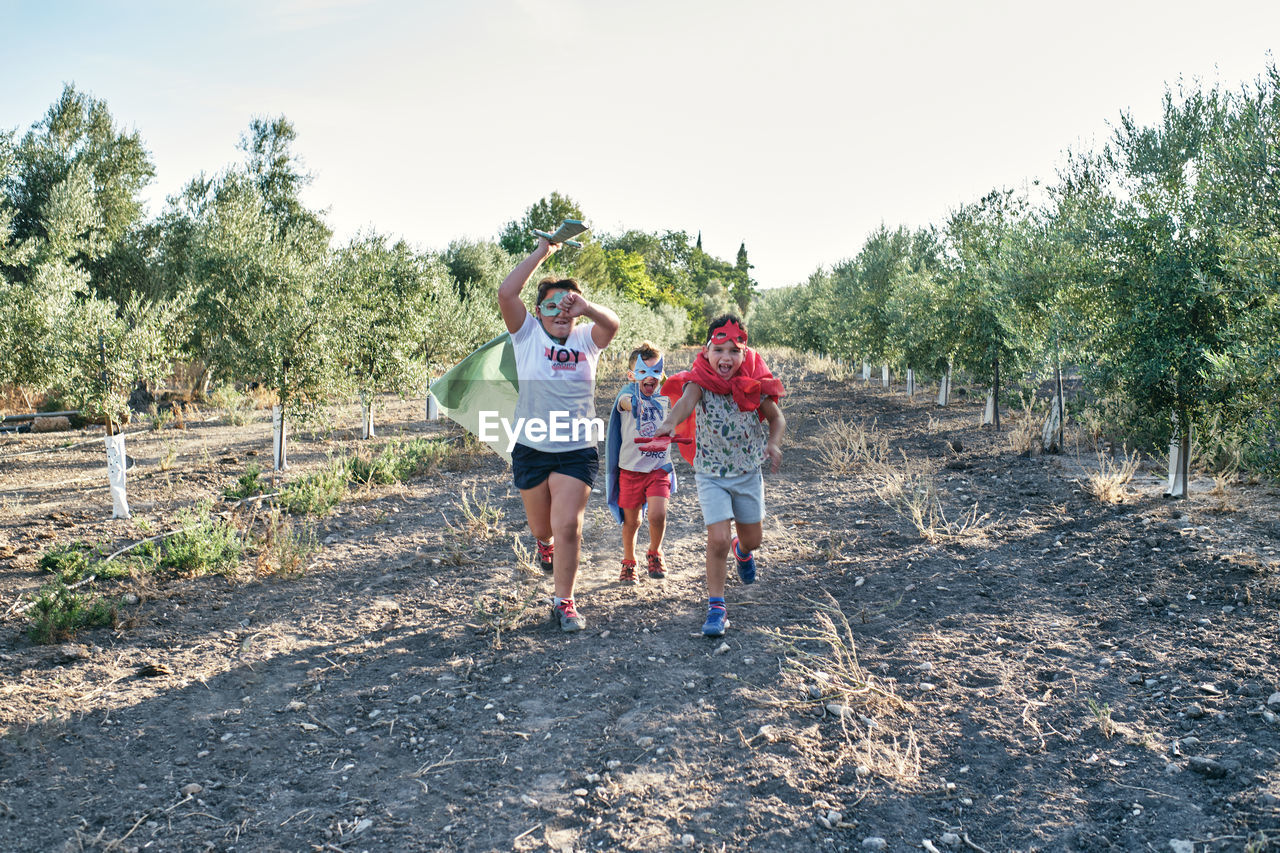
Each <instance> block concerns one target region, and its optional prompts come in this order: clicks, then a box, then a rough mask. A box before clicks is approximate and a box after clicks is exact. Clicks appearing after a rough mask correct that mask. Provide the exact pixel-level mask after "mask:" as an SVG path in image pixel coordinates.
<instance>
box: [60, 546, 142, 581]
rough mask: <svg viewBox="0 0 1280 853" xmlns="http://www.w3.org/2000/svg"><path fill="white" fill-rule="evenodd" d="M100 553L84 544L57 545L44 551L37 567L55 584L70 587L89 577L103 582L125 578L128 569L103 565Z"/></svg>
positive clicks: (109, 564) (108, 564)
mask: <svg viewBox="0 0 1280 853" xmlns="http://www.w3.org/2000/svg"><path fill="white" fill-rule="evenodd" d="M101 556H102V555H101V552H100V551H99V550H98V549H96V548H94V547H92V546H91V545H89V544H87V543H85V542H79V541H77V542H72V543H70V544H69V545H59V546H57V547H55V548H52V549H50V550H49V551H46V552H45V554H44V556H42V557H41V558H40V562H39V564H38V565H39V567H40V569H41V570H43V571H46V572H49V573H51V574H53V575H55V576H56V577H57V582H58V583H62V584H65V585H67V586H70V585H71V584H74V583H78V582H79V581H82V580H84V579H85V578H87V577H90V576H91V575H96V576H97V577H99V578H102V579H104V580H111V579H114V578H120V577H126V576H127V575H128V574H129V570H128V568H126V567H124V566H119V565H112V564H111V563H104V562H103V561H102V559H101Z"/></svg>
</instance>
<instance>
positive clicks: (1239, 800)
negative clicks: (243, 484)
mask: <svg viewBox="0 0 1280 853" xmlns="http://www.w3.org/2000/svg"><path fill="white" fill-rule="evenodd" d="M775 368H776V369H777V370H778V372H779V373H780V375H782V377H783V378H784V380H786V381H787V383H788V386H789V389H790V391H791V395H790V396H789V397H788V398H787V401H786V406H785V411H786V413H787V417H788V422H789V431H788V436H787V443H786V450H785V458H784V462H783V469H782V471H781V472H780V473H779V474H778V475H775V476H772V477H769V478H767V481H766V489H767V495H768V501H769V512H770V517H769V520H768V521H767V522H766V525H765V545H764V547H763V548H762V549H761V551H760V557H759V562H760V580H759V581H758V582H757V583H756V584H755V585H754V586H751V587H744V586H742V585H740V584H739V583H738V582H737V580H736V578H733V577H732V575H733V572H732V571H731V572H730V575H731V585H730V589H729V591H728V606H729V618H730V620H731V627H730V628H729V631H728V633H727V634H726V636H725V637H724V638H723V640H708V639H706V638H704V637H702V636H701V635H700V633H699V627H700V626H701V623H702V619H703V615H704V613H705V590H704V585H703V577H704V569H703V559H704V553H705V552H704V532H703V528H702V525H701V523H700V516H699V512H698V508H697V499H696V494H695V491H694V488H693V479H692V476H691V474H690V473H689V471H688V468H687V467H683V464H682V467H681V468H680V469H679V470H680V472H681V473H683V474H685V475H686V476H685V477H684V478H683V480H684V487H683V488H682V489H681V490H680V491H679V492H678V494H677V495H676V496H675V497H674V498H673V501H672V519H671V524H670V528H669V533H668V538H667V544H666V548H665V550H666V554H667V561H668V564H669V568H670V574H669V576H668V578H667V579H666V580H665V581H653V580H649V579H647V578H646V579H643V580H642V581H641V583H640V584H639V585H637V586H623V585H620V584H619V583H618V582H617V580H616V578H617V573H618V561H619V559H620V545H619V528H618V527H617V526H616V525H615V524H614V523H613V521H612V519H610V518H609V517H608V515H607V514H606V512H605V509H604V503H603V499H602V498H601V497H600V496H598V495H596V496H593V497H592V502H591V504H590V506H589V507H588V519H587V530H586V532H585V544H584V559H583V567H582V571H581V573H580V575H579V584H578V595H577V598H578V602H579V607H580V609H581V612H582V613H583V616H584V617H585V618H586V620H587V623H588V624H587V629H586V630H585V631H583V632H582V633H580V634H578V635H571V636H570V635H562V634H561V633H560V632H559V631H558V630H557V629H556V628H554V627H553V625H552V623H551V622H550V620H549V618H548V615H549V610H548V608H547V606H546V605H545V604H544V603H543V598H542V596H545V595H546V594H547V593H548V592H549V588H550V585H549V582H548V581H546V580H544V579H543V578H542V577H541V576H540V574H539V575H538V576H536V577H534V576H531V575H530V574H529V573H528V572H527V571H526V570H525V569H523V568H522V567H521V565H520V556H519V555H518V553H517V551H518V550H519V549H518V548H516V547H514V546H513V540H515V539H518V540H519V541H521V542H523V543H524V546H525V547H529V540H528V537H527V533H526V532H525V530H524V522H523V512H522V510H521V506H520V501H519V497H518V495H517V494H516V492H515V491H514V489H513V487H512V486H511V485H510V478H509V472H508V470H507V468H506V466H505V465H504V464H503V463H502V462H501V460H499V459H498V458H497V457H496V456H493V455H491V454H487V453H486V454H483V455H479V456H476V457H474V458H473V459H471V460H470V461H468V463H467V464H466V465H463V466H454V467H461V468H462V470H452V471H451V470H441V471H439V472H436V473H432V474H428V475H425V476H423V477H421V478H418V479H415V480H413V481H411V482H409V483H407V484H405V485H402V486H393V487H381V488H375V489H365V490H362V491H360V492H358V493H356V494H354V495H352V496H350V497H349V498H348V499H347V500H346V501H345V502H344V503H342V504H341V505H340V506H339V507H338V508H337V509H336V510H335V511H333V512H332V513H330V514H329V515H328V516H326V517H325V518H323V519H322V520H320V522H319V527H318V530H317V535H318V537H319V538H320V541H321V542H322V543H323V546H324V547H323V549H322V550H321V551H320V552H319V553H318V554H317V556H316V557H315V559H314V563H313V564H312V565H311V567H310V569H309V570H308V571H307V573H306V574H305V575H304V576H302V577H296V578H281V577H276V576H266V577H258V576H256V575H255V573H254V571H253V567H252V560H251V559H247V560H246V562H245V565H244V568H243V569H242V570H241V571H240V572H239V573H238V574H237V575H236V576H235V577H233V578H224V577H217V576H214V577H203V578H195V579H186V580H174V581H166V582H163V583H156V582H143V581H141V580H132V581H126V582H122V583H118V584H112V585H104V586H102V587H101V590H102V591H103V592H108V593H110V594H112V595H127V596H129V598H128V601H130V602H136V603H128V604H125V605H123V606H122V608H121V611H120V615H121V621H120V624H119V626H118V627H115V628H100V629H95V630H91V631H87V632H85V633H83V634H81V635H79V636H78V637H76V638H75V639H74V640H72V641H70V642H67V643H64V644H62V645H55V646H36V645H33V644H31V643H30V642H29V641H28V640H27V639H26V636H25V634H24V629H25V627H26V621H25V618H24V617H23V616H20V615H17V614H16V613H15V612H14V611H15V609H16V607H17V606H18V604H19V602H20V600H25V599H22V598H21V597H22V596H25V595H29V594H31V593H33V592H35V591H36V590H37V589H38V588H39V586H40V585H41V583H42V582H43V579H42V578H41V577H40V575H39V573H38V572H37V570H36V563H37V560H38V558H39V556H40V555H41V554H42V553H43V552H44V551H45V550H47V549H48V548H50V547H52V546H53V545H55V544H59V543H66V542H70V541H72V540H77V539H79V540H85V541H90V542H102V543H106V544H109V545H116V546H120V545H124V544H128V543H129V542H132V541H137V540H140V539H144V538H146V537H148V536H153V535H156V534H157V533H159V532H163V531H165V530H167V529H170V528H171V527H172V524H173V520H174V517H175V514H176V512H177V510H178V509H179V508H181V507H184V506H188V505H191V504H193V503H194V502H196V501H197V500H198V499H201V498H215V497H216V496H218V495H219V494H220V493H221V490H222V489H223V488H224V487H226V486H228V485H230V484H231V483H233V482H234V481H235V479H236V477H237V476H239V475H240V474H241V473H243V472H244V470H245V468H246V466H247V465H248V464H250V463H251V462H255V461H256V462H258V463H259V464H263V465H264V467H269V465H270V427H269V425H268V424H267V423H266V420H265V419H264V418H262V417H259V419H258V420H256V421H255V422H254V423H251V424H249V425H246V426H240V427H233V426H229V425H225V424H223V423H222V422H220V421H219V420H218V419H217V418H216V416H214V415H213V414H207V415H206V416H203V417H202V416H199V415H195V416H192V418H191V419H189V421H188V423H187V429H186V430H176V429H172V428H167V429H164V430H162V431H158V432H156V431H139V432H138V433H137V434H135V435H131V436H130V437H129V439H128V444H127V450H128V452H129V453H130V455H131V456H133V457H134V458H135V460H136V466H135V467H134V469H133V470H132V471H131V472H130V474H129V477H130V480H129V500H130V503H131V506H132V509H133V513H134V517H133V519H130V520H111V519H110V517H109V516H110V508H111V505H110V499H109V496H108V494H107V490H106V487H105V470H104V469H105V465H104V455H103V451H102V445H101V432H100V431H99V432H98V433H94V432H92V431H81V432H74V433H51V434H44V435H22V436H4V437H0V613H3V614H5V616H4V619H3V625H2V626H0V733H2V736H0V850H5V851H15V853H16V851H79V850H91V851H106V850H119V851H127V850H157V851H159V850H165V851H201V850H219V851H231V850H236V851H264V850H281V851H312V850H316V851H348V853H356V851H384V850H466V851H482V850H519V851H526V850H530V851H531V850H546V849H550V850H555V851H565V850H572V851H587V850H671V849H688V850H705V851H735V850H746V849H754V850H758V851H775V850H776V851H809V850H859V851H861V850H904V851H905V850H919V849H925V850H930V851H931V850H934V849H936V850H944V851H945V850H974V851H984V850H985V851H990V853H995V851H1004V850H1089V851H1100V850H1152V851H1170V850H1173V851H1205V850H1212V851H1218V850H1243V849H1254V850H1265V849H1272V850H1274V849H1280V764H1278V761H1277V759H1278V758H1280V753H1278V752H1277V750H1278V749H1280V722H1277V716H1276V715H1277V714H1280V648H1278V646H1277V628H1278V624H1280V623H1278V621H1277V604H1278V603H1280V580H1278V579H1280V558H1278V556H1277V548H1278V547H1280V512H1278V511H1277V507H1278V506H1280V502H1278V501H1277V492H1276V490H1275V488H1274V487H1271V486H1266V485H1260V486H1243V485H1231V486H1230V487H1229V488H1228V489H1227V490H1226V491H1225V492H1223V491H1222V490H1220V489H1219V490H1218V491H1217V493H1214V492H1213V491H1211V490H1212V488H1213V486H1214V483H1213V481H1211V480H1208V481H1206V480H1203V479H1201V480H1197V481H1196V482H1195V483H1194V484H1193V495H1192V497H1191V499H1189V500H1186V501H1169V500H1164V499H1162V498H1161V497H1160V492H1161V487H1162V478H1161V477H1160V476H1157V474H1156V473H1154V472H1151V471H1145V472H1144V473H1142V474H1140V475H1139V477H1138V478H1136V480H1135V482H1134V483H1133V484H1132V487H1131V488H1132V490H1133V495H1132V496H1131V497H1130V498H1129V499H1128V500H1127V501H1125V502H1123V503H1120V504H1114V505H1113V504H1103V503H1100V502H1098V501H1097V500H1096V499H1094V498H1093V497H1092V496H1091V495H1089V494H1087V493H1086V492H1085V491H1084V490H1083V489H1082V486H1081V481H1082V480H1083V479H1084V478H1085V477H1086V474H1087V472H1086V469H1087V468H1088V465H1089V463H1090V462H1091V461H1093V455H1092V451H1088V452H1084V453H1082V454H1081V455H1080V456H1076V455H1074V454H1073V453H1068V454H1065V455H1062V456H1039V457H1026V456H1021V455H1018V454H1016V453H1015V452H1014V451H1013V450H1012V449H1011V442H1010V440H1009V430H1008V429H1006V430H1003V431H1001V432H999V433H996V432H993V431H990V430H982V429H980V428H979V427H978V421H979V417H980V414H981V408H982V407H981V404H980V401H979V400H977V399H974V397H973V396H966V397H963V398H960V399H959V400H958V401H957V402H956V403H955V404H954V405H952V406H950V407H948V408H946V409H940V408H937V407H936V406H934V405H933V400H932V397H931V395H929V394H926V393H921V394H918V395H917V396H916V398H915V400H914V401H909V400H907V398H906V397H905V395H904V394H903V393H902V390H901V388H900V387H895V388H894V389H893V391H892V393H890V392H888V391H885V390H883V389H880V388H878V387H870V388H868V387H864V386H862V385H861V383H857V384H852V385H851V384H850V383H847V382H844V383H842V382H836V381H832V380H831V379H829V378H828V377H827V376H826V375H825V374H823V373H819V372H816V371H815V370H814V369H813V366H812V364H810V363H806V362H805V361H803V360H800V359H795V360H790V361H787V362H785V363H783V364H780V365H776V366H775ZM600 390H601V397H602V399H604V398H605V397H606V396H607V397H608V398H610V399H611V397H612V391H613V386H612V385H610V384H609V383H607V382H602V383H601V389H600ZM838 418H844V419H857V420H861V421H864V422H866V423H868V424H869V423H871V422H872V421H874V422H875V424H876V428H877V429H878V430H879V431H880V433H882V434H883V435H885V436H887V437H888V439H889V441H890V444H891V447H892V449H893V453H894V454H898V453H899V452H905V453H906V454H907V455H908V456H910V457H911V458H914V459H924V458H929V459H934V460H937V463H938V464H939V466H940V468H939V473H938V478H937V479H938V483H939V486H940V488H941V496H942V501H943V505H944V507H945V508H946V509H947V510H948V512H949V513H950V515H951V517H952V518H956V517H959V514H960V513H961V512H962V511H963V510H965V509H968V508H970V507H972V506H973V504H974V503H976V504H977V505H978V508H979V513H978V517H979V518H980V519H982V518H983V517H984V516H985V519H984V520H982V521H981V524H980V527H981V530H980V531H979V532H978V534H977V535H976V536H975V537H974V538H972V539H970V540H967V541H964V542H959V543H955V542H952V543H948V542H938V543H931V542H929V541H926V540H925V539H924V538H922V537H921V536H920V535H919V534H918V533H917V531H916V529H915V528H914V527H913V526H912V525H911V524H910V523H908V522H907V521H905V520H903V519H902V518H900V517H899V516H898V515H896V514H895V513H894V512H892V511H891V510H890V509H889V508H888V507H887V506H886V505H885V504H883V503H882V502H881V501H880V500H879V499H878V498H877V496H876V494H875V491H874V490H873V488H872V485H871V483H870V482H868V478H867V477H866V476H864V474H863V472H861V471H860V470H858V469H856V468H855V470H854V471H853V472H852V473H849V474H845V475H839V476H834V475H832V474H830V473H828V471H827V470H826V466H825V465H824V463H823V461H822V459H821V458H820V454H819V451H818V449H817V445H816V441H817V439H818V437H819V436H820V435H821V434H822V433H823V431H824V429H826V428H827V425H828V424H829V423H830V422H831V421H832V420H834V419H838ZM357 420H358V412H356V411H349V412H348V411H344V412H341V413H338V414H337V415H335V423H336V428H335V429H334V431H333V432H332V433H330V434H328V435H325V436H319V435H309V434H302V435H300V436H295V437H294V440H293V443H292V444H291V451H290V453H291V461H292V462H293V463H294V469H293V470H292V471H291V472H290V473H289V475H288V476H290V477H293V476H297V475H299V474H301V473H304V472H306V471H308V470H312V469H314V468H315V467H317V466H319V465H321V464H322V463H323V462H324V461H325V460H326V459H327V458H328V454H330V453H336V452H341V451H343V450H346V451H348V452H350V451H351V449H352V448H353V447H354V446H355V445H356V444H357V443H358V442H355V441H354V440H353V439H352V437H351V432H352V430H353V429H354V427H355V425H356V423H357ZM135 428H137V426H136V425H135ZM380 432H381V435H382V436H392V435H400V434H408V435H432V434H447V435H452V434H455V433H456V430H455V428H453V427H452V426H451V425H449V424H447V423H445V422H441V423H427V422H425V421H424V420H423V418H422V408H421V402H420V401H418V402H407V403H401V402H392V403H389V404H388V408H387V410H386V412H385V414H384V415H383V417H382V424H381V430H380ZM67 445H70V446H67ZM956 447H958V448H959V450H958V451H957V450H956V449H955V448H956ZM46 450H47V451H48V452H35V451H46ZM166 469H167V470H166ZM224 511H225V510H224ZM239 511H241V512H243V511H244V510H243V509H241V510H239ZM499 511H500V512H501V517H500V518H499V519H497V521H496V523H493V517H494V516H495V515H496V513H497V512H499ZM469 514H470V516H471V517H470V518H468V515H469ZM486 516H487V517H488V518H487V520H486V518H485V517H486ZM644 536H645V533H644V532H643V531H642V533H641V541H642V543H643V541H644ZM824 614H825V615H827V616H830V617H833V618H834V619H835V625H836V629H837V630H836V632H835V634H834V635H830V636H827V637H826V638H825V639H824V637H823V634H822V628H823V622H822V617H823V615H824ZM841 617H843V618H846V619H847V620H848V628H847V632H846V631H845V629H844V628H843V626H842V625H841V622H840V619H841ZM841 636H843V641H835V640H836V638H839V637H841ZM797 667H807V669H805V670H798V669H797ZM841 691H844V692H843V693H841Z"/></svg>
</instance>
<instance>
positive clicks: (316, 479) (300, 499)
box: [280, 459, 347, 515]
mask: <svg viewBox="0 0 1280 853" xmlns="http://www.w3.org/2000/svg"><path fill="white" fill-rule="evenodd" d="M346 493H347V464H346V461H345V460H342V459H338V460H335V461H333V462H331V463H330V464H329V466H328V467H327V468H324V469H322V470H320V471H317V472H315V473H314V474H308V475H306V476H305V477H300V478H299V479H297V480H294V481H293V482H292V483H289V484H288V485H286V486H285V487H284V488H283V489H281V490H280V506H282V507H284V509H285V510H286V511H287V512H291V513H293V514H294V515H324V514H326V513H327V512H329V510H331V509H333V508H334V507H335V506H336V505H337V504H338V502H339V501H341V500H342V498H343V496H344V495H345V494H346Z"/></svg>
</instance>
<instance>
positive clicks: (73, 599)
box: [27, 580, 117, 643]
mask: <svg viewBox="0 0 1280 853" xmlns="http://www.w3.org/2000/svg"><path fill="white" fill-rule="evenodd" d="M116 612H117V606H116V603H115V602H113V601H110V600H108V599H106V598H103V597H101V596H98V595H93V594H88V593H78V592H75V591H73V590H71V589H68V588H67V585H66V584H65V583H63V582H62V581H61V580H55V581H54V582H53V583H51V584H48V585H46V586H45V587H44V588H43V589H41V590H40V597H39V598H37V599H36V600H35V602H34V603H33V604H32V606H31V609H30V611H29V613H30V616H29V617H28V618H29V619H30V620H31V624H30V625H29V626H28V627H27V636H28V637H30V638H31V641H32V642H34V643H59V642H62V641H63V640H68V639H70V638H71V637H74V636H75V635H76V634H77V633H79V632H80V631H82V630H84V629H86V628H97V627H100V626H103V625H114V624H115V621H116Z"/></svg>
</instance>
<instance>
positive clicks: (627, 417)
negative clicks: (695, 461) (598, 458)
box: [618, 394, 671, 474]
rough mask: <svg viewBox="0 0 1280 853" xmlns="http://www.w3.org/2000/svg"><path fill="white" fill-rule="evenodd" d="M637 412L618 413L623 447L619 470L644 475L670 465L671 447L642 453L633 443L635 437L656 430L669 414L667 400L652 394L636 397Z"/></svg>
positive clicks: (643, 436) (646, 436)
mask: <svg viewBox="0 0 1280 853" xmlns="http://www.w3.org/2000/svg"><path fill="white" fill-rule="evenodd" d="M639 397H640V406H639V411H638V412H637V411H635V410H634V409H633V410H632V411H630V412H623V411H619V412H618V415H619V417H621V418H622V446H621V447H619V448H618V467H619V468H622V469H623V470H625V471H635V472H637V473H640V474H646V473H648V472H649V471H656V470H657V469H659V468H669V467H670V465H671V448H670V447H667V448H666V449H664V450H641V449H640V447H639V445H637V444H636V439H637V438H648V437H649V436H651V435H653V434H654V433H655V432H657V431H658V427H659V426H661V425H662V422H663V420H665V419H666V417H667V412H668V411H670V408H671V407H670V406H669V405H668V403H669V402H670V401H669V400H667V398H666V397H659V396H658V395H657V394H655V395H654V396H652V397H645V396H644V395H643V394H641V395H639Z"/></svg>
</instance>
